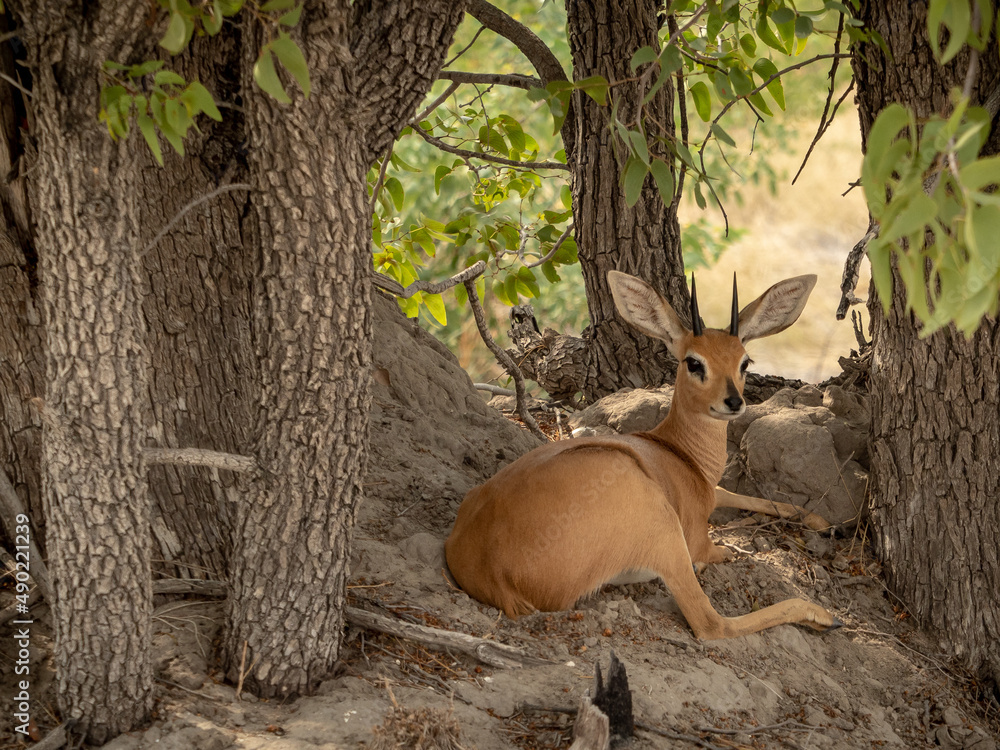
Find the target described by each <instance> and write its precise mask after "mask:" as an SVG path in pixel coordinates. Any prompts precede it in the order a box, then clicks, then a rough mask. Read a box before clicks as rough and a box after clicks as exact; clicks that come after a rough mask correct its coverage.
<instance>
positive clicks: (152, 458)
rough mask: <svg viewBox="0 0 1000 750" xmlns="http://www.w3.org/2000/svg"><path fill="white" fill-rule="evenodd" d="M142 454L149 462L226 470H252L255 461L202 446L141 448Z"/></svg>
mask: <svg viewBox="0 0 1000 750" xmlns="http://www.w3.org/2000/svg"><path fill="white" fill-rule="evenodd" d="M142 456H143V458H144V459H146V462H147V463H149V464H174V465H179V466H208V467H210V468H213V469H225V470H226V471H243V472H249V471H254V470H255V469H256V468H257V462H256V461H255V460H254V459H252V458H249V457H247V456H238V455H236V454H235V453H222V452H221V451H210V450H205V449H204V448H143V451H142Z"/></svg>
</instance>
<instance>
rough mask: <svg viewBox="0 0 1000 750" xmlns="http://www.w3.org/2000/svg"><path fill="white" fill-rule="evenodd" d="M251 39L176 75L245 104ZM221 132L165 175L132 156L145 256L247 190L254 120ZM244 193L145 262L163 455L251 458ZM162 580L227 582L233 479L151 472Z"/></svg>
mask: <svg viewBox="0 0 1000 750" xmlns="http://www.w3.org/2000/svg"><path fill="white" fill-rule="evenodd" d="M241 49H242V48H241V44H240V34H239V33H238V29H237V28H234V29H232V30H227V32H226V33H224V34H220V35H218V36H216V37H200V38H199V37H195V38H194V39H193V40H192V43H191V48H190V51H189V52H187V53H185V54H184V55H183V56H182V57H181V58H179V59H176V60H174V61H173V62H172V63H171V67H172V68H174V69H175V70H177V71H178V72H179V73H180V74H181V75H183V76H184V77H185V78H186V79H187V80H200V81H203V82H204V83H205V85H206V86H208V88H209V89H210V90H211V91H212V93H213V94H214V95H215V97H216V99H217V100H218V101H220V102H223V103H233V102H235V101H236V100H237V96H238V93H239V85H240V80H239V66H240V51H241ZM223 111H224V113H225V117H224V119H223V121H222V122H220V123H216V122H214V121H212V120H209V119H208V118H206V117H203V118H200V119H199V122H198V127H199V130H200V132H194V131H193V130H192V132H191V133H190V135H189V137H188V138H187V140H186V142H185V146H184V150H185V156H183V157H181V156H178V155H177V154H176V153H174V151H173V150H172V149H167V150H165V152H164V158H165V167H163V168H161V167H159V166H158V165H157V164H156V163H155V162H154V161H153V158H152V156H151V155H150V154H149V149H148V148H146V145H145V143H144V142H143V141H142V139H141V138H132V139H131V142H130V147H131V148H132V149H133V150H134V152H135V154H136V158H137V159H138V160H139V162H140V164H141V168H140V170H139V173H138V178H137V181H136V185H135V190H136V192H137V193H138V199H139V200H140V202H141V204H142V206H143V216H144V221H143V224H142V228H141V235H140V242H139V246H140V247H142V248H146V247H148V246H149V243H150V242H151V241H152V239H153V238H154V237H155V236H156V235H157V234H158V233H159V231H160V230H161V228H162V227H164V226H165V225H166V224H167V223H169V222H170V221H171V220H173V219H174V218H175V216H176V215H177V214H178V213H179V212H180V211H181V210H182V209H183V208H184V207H185V206H187V205H188V204H189V203H190V202H191V201H193V200H196V199H198V198H201V197H204V196H206V195H207V194H209V193H211V192H212V191H214V190H216V189H217V188H218V187H220V186H223V185H226V184H231V183H246V182H247V180H248V173H247V168H246V163H245V161H244V159H243V158H242V156H241V155H240V154H239V153H238V148H239V145H240V144H241V143H242V142H243V140H244V134H243V115H242V113H241V112H239V111H235V110H233V109H225V110H223ZM248 200H249V199H248V193H247V192H246V191H245V190H240V191H234V192H224V193H221V194H219V195H216V196H214V197H212V198H211V199H209V200H207V201H205V202H203V203H201V204H199V205H198V206H196V207H195V208H192V209H191V210H190V211H188V212H187V213H186V214H185V215H184V218H182V219H181V220H180V221H179V222H177V224H176V225H175V227H174V229H173V230H172V231H170V232H168V233H167V234H166V235H165V236H164V237H163V238H161V239H160V240H159V241H158V242H157V243H156V244H155V245H153V246H152V247H150V248H149V250H148V252H146V253H145V255H144V256H143V258H142V261H143V271H144V273H145V280H146V289H147V292H146V297H145V299H144V301H143V313H144V315H145V318H146V321H147V325H148V345H149V350H150V357H151V364H152V371H151V372H152V376H151V377H150V379H149V390H150V402H151V404H152V408H153V417H154V425H155V430H154V433H153V442H154V443H155V444H156V445H157V446H160V447H170V448H207V449H211V450H219V451H226V452H230V453H237V454H245V453H247V452H249V450H250V447H249V445H248V443H249V436H250V426H251V415H252V412H253V406H254V405H255V404H256V403H257V402H258V401H259V390H258V387H259V383H258V379H257V377H256V376H257V368H258V365H257V362H256V360H255V359H254V357H253V347H252V343H251V340H250V307H251V297H250V289H251V284H252V278H253V275H254V273H255V272H256V270H257V268H256V263H257V257H258V256H257V253H256V252H255V250H254V248H253V246H252V245H251V244H250V243H245V242H244V237H243V235H242V229H241V224H242V221H243V219H244V215H245V213H246V207H247V204H248ZM148 480H149V491H150V493H151V499H152V505H153V516H152V533H153V540H154V550H155V552H154V560H155V563H154V569H158V570H162V571H163V572H164V574H166V575H170V576H179V577H183V578H187V577H191V578H200V577H209V578H215V579H221V578H224V577H225V574H226V570H227V564H228V559H229V551H230V545H231V539H232V515H233V508H234V507H235V506H234V501H235V500H236V497H237V496H238V493H237V489H236V481H235V477H234V476H233V475H232V474H231V473H230V472H219V473H218V474H215V473H212V472H209V471H208V470H207V469H204V468H197V467H183V466H151V467H149V470H148Z"/></svg>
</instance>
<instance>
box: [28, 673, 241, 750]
mask: <svg viewBox="0 0 1000 750" xmlns="http://www.w3.org/2000/svg"><path fill="white" fill-rule="evenodd" d="M156 681H157V682H160V683H163V684H164V685H169V686H170V687H174V688H177V689H178V690H183V691H184V692H185V693H191V695H197V696H198V697H199V698H208V700H210V701H217V702H222V698H217V697H216V696H214V695H209V694H208V693H199V692H198V691H197V690H192V689H191V688H186V687H184V686H183V685H178V684H177V683H176V682H171V681H170V680H164V679H163V678H162V677H157V678H156ZM36 747H37V746H36Z"/></svg>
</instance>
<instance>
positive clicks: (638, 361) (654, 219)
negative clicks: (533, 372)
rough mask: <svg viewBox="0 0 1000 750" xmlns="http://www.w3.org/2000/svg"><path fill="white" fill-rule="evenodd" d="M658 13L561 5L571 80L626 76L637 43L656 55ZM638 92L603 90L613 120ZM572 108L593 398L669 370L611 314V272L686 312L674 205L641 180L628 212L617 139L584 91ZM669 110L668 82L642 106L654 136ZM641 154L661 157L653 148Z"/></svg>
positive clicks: (596, 4) (631, 113) (657, 348)
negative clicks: (637, 280)
mask: <svg viewBox="0 0 1000 750" xmlns="http://www.w3.org/2000/svg"><path fill="white" fill-rule="evenodd" d="M662 9H663V3H662V2H656V1H655V0H625V1H624V2H619V0H567V3H566V13H567V17H568V22H569V40H570V46H571V48H572V52H573V76H574V78H575V79H577V80H580V79H583V78H587V77H590V76H593V75H601V76H604V77H605V78H606V79H607V80H609V81H621V80H624V79H627V78H632V77H633V73H632V71H631V70H630V68H629V62H630V60H631V58H632V55H633V54H634V53H635V51H636V50H637V49H639V48H640V47H643V46H646V45H649V46H651V47H653V48H654V49H659V41H658V37H657V31H658V28H659V24H658V18H657V13H658V11H662ZM649 85H652V82H650V84H649ZM646 91H648V88H647V87H643V88H642V90H640V88H639V86H637V85H636V84H626V85H621V86H616V87H615V88H614V89H613V90H612V93H611V96H613V97H614V98H615V100H616V101H617V103H618V117H619V118H620V119H621V121H622V122H625V123H630V122H632V121H634V120H636V119H637V116H638V112H639V104H640V102H641V101H642V98H643V97H644V96H645V94H646ZM575 102H576V107H577V109H576V115H577V117H576V123H577V127H576V137H575V142H574V144H573V148H572V149H570V148H567V153H572V163H571V167H572V170H573V172H572V173H573V209H574V222H575V225H576V240H577V245H578V247H579V257H580V266H581V268H582V269H583V277H584V284H585V286H586V290H587V302H588V306H589V310H590V322H591V329H590V341H589V345H590V357H589V368H588V377H587V381H586V383H585V384H584V394H585V395H586V396H587V398H589V399H593V398H599V397H600V396H603V395H605V394H607V393H611V392H613V391H616V390H618V389H620V388H623V387H633V388H634V387H643V386H653V385H660V384H662V383H663V382H664V381H665V380H667V379H668V377H672V375H673V373H674V372H675V371H676V363H675V362H674V361H673V359H672V357H670V355H669V354H668V353H667V351H666V348H665V347H664V346H663V344H661V343H660V342H658V341H653V340H652V339H650V338H649V337H648V336H644V335H642V334H641V333H639V332H638V331H636V330H635V329H634V328H631V327H630V326H628V325H627V324H625V322H624V321H623V320H622V319H621V318H620V317H619V316H618V314H617V313H616V312H615V306H614V301H613V300H612V298H611V292H610V289H609V288H608V284H607V272H608V271H610V270H612V269H617V270H619V271H625V272H626V273H630V274H633V275H636V276H639V277H641V278H643V279H645V280H646V281H648V282H649V283H650V284H652V285H653V286H654V287H655V288H656V289H657V290H659V291H660V292H661V293H662V294H663V295H664V296H666V298H667V299H668V300H670V301H671V303H673V304H675V305H676V306H677V308H678V309H679V310H686V308H687V304H688V300H689V297H688V292H687V289H686V285H685V280H684V261H683V257H682V255H681V242H680V227H679V224H678V222H677V206H676V203H674V204H673V205H670V206H666V205H664V203H663V201H662V200H661V198H660V196H659V194H658V192H657V190H656V186H655V184H654V182H653V179H652V177H649V176H647V178H646V182H645V184H644V186H643V190H642V194H641V196H640V197H639V201H638V202H637V203H636V204H635V206H633V207H631V208H629V207H628V205H627V204H626V202H625V194H624V191H623V190H622V187H621V184H620V181H619V176H620V174H621V170H622V167H623V166H624V163H625V159H624V158H623V156H622V154H623V152H624V149H623V148H616V147H615V145H614V144H613V142H612V141H613V139H615V138H617V136H616V135H614V134H613V133H612V132H611V129H610V128H609V124H610V123H609V117H610V112H609V110H608V108H606V107H599V106H598V105H597V104H596V102H594V101H592V100H591V99H590V98H589V97H587V96H585V95H583V94H577V95H576V100H575ZM673 107H674V89H673V84H672V81H671V82H670V83H667V84H666V85H665V86H663V88H661V89H660V91H659V93H657V95H656V96H655V97H654V98H653V100H652V101H651V102H650V103H649V104H648V105H646V109H647V114H648V121H650V122H652V121H655V122H658V123H662V124H663V125H664V126H665V127H667V128H669V129H670V132H669V133H657V135H663V136H666V137H670V136H671V135H672V134H673V122H674V120H673ZM633 127H634V126H633ZM650 150H651V151H652V152H653V153H654V154H657V153H658V154H659V155H661V156H662V155H663V147H662V146H660V145H658V144H657V145H651V149H650Z"/></svg>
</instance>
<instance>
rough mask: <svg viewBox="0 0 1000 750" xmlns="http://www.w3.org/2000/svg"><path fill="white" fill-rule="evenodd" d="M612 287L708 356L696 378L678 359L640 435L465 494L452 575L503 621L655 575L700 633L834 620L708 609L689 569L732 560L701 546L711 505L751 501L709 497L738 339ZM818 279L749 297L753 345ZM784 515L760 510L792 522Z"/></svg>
mask: <svg viewBox="0 0 1000 750" xmlns="http://www.w3.org/2000/svg"><path fill="white" fill-rule="evenodd" d="M609 282H611V285H612V290H613V291H614V293H615V301H616V304H617V306H618V309H619V311H620V312H621V313H622V315H623V317H624V318H625V319H626V320H628V321H629V322H631V323H632V324H633V325H635V326H636V327H638V328H640V330H643V331H645V332H647V333H650V334H651V335H654V336H657V337H658V338H661V339H663V340H664V341H666V342H667V344H668V346H669V347H670V349H671V351H673V352H674V354H675V355H676V356H677V357H678V359H680V360H683V359H684V358H685V357H688V356H693V357H695V358H696V359H699V360H700V361H703V362H704V363H705V364H706V369H707V373H706V378H705V382H701V380H700V379H699V378H698V377H697V376H696V375H694V374H691V373H689V372H688V371H687V369H686V366H685V365H682V366H681V367H680V369H679V371H678V376H677V383H676V388H675V390H674V397H673V403H672V405H671V409H670V412H669V414H668V415H667V418H666V419H665V420H664V421H663V422H662V423H660V424H659V425H658V426H657V427H656V428H655V429H653V430H652V431H650V432H649V433H640V434H636V435H623V436H620V437H613V438H612V437H609V438H582V439H578V440H568V441H562V442H558V443H549V444H548V445H544V446H542V447H540V448H537V449H535V450H533V451H531V452H530V453H528V454H527V455H525V456H522V457H521V458H520V459H518V460H517V461H515V462H514V463H512V464H510V465H509V466H507V467H505V468H504V469H502V470H501V471H500V472H498V473H497V474H496V475H495V476H494V477H492V478H491V479H490V480H488V481H487V482H486V483H484V484H482V485H480V486H479V487H476V488H474V489H473V490H471V491H470V492H469V493H468V495H466V497H465V500H464V501H463V503H462V505H461V507H460V508H459V510H458V516H457V518H456V520H455V526H454V528H453V529H452V532H451V535H450V536H449V538H448V541H447V542H446V544H445V552H446V557H447V561H448V567H449V568H450V570H451V572H452V575H454V577H455V580H456V581H457V582H458V584H459V585H460V586H461V587H462V588H463V589H464V590H465V591H466V592H467V593H468V594H469V595H470V596H473V597H475V598H476V599H478V600H480V601H482V602H486V603H488V604H492V605H494V606H496V607H499V608H500V609H502V610H503V611H504V612H505V613H506V614H507V615H508V616H509V617H518V616H520V615H523V614H527V613H529V612H532V611H535V610H544V611H554V610H562V609H568V608H570V607H572V606H573V604H574V603H575V602H576V601H577V599H579V598H580V597H582V596H584V595H586V594H588V593H590V592H592V591H595V590H596V589H598V588H599V587H600V586H601V585H603V584H605V583H608V582H609V581H612V580H614V579H618V578H621V577H623V576H624V577H631V578H633V579H635V578H638V579H643V578H647V579H648V578H650V577H655V576H658V577H660V578H661V579H663V581H664V582H665V583H666V585H667V586H668V587H669V588H670V590H671V592H672V593H673V595H674V597H675V598H676V600H677V603H678V605H679V606H680V608H681V611H682V612H683V613H684V616H685V617H686V618H687V621H688V623H689V624H690V626H691V628H692V630H693V631H694V633H695V635H697V636H698V637H699V638H703V639H712V638H727V637H732V636H737V635H742V634H745V633H750V632H754V631H757V630H761V629H763V628H767V627H771V626H774V625H778V624H782V623H788V622H797V623H801V624H804V625H809V626H810V627H812V628H815V629H817V630H826V629H828V628H830V627H834V626H836V625H837V624H839V623H837V621H836V619H835V618H834V617H833V616H832V615H831V614H830V613H829V612H828V611H827V610H825V609H823V608H822V607H819V606H817V605H815V604H811V603H809V602H805V601H802V600H800V599H789V600H787V601H784V602H781V603H779V604H776V605H774V606H771V607H767V608H765V609H762V610H760V611H758V612H754V613H751V614H748V615H744V616H742V617H732V618H727V617H722V616H720V615H719V614H718V613H717V612H716V611H715V609H714V608H713V607H712V605H711V603H710V602H709V600H708V597H706V596H705V593H704V592H703V591H702V589H701V586H700V585H699V584H698V580H697V578H696V576H695V573H694V566H695V565H697V566H699V568H700V567H702V566H704V565H705V564H708V563H714V562H721V561H723V560H726V559H729V558H730V557H731V554H730V553H729V551H728V550H726V549H724V548H722V547H719V546H717V545H715V544H714V543H713V542H712V541H711V539H710V538H709V536H708V517H709V515H710V514H711V512H712V510H713V509H714V508H715V507H716V504H717V499H721V500H724V501H727V502H726V504H735V505H736V507H746V506H744V505H739V503H746V504H747V505H752V504H753V503H752V502H751V501H757V500H758V499H757V498H745V497H744V496H742V495H733V494H732V493H726V494H725V495H717V492H721V493H725V490H718V489H717V488H716V485H717V483H718V481H719V479H720V477H721V476H722V470H723V467H724V464H725V459H726V424H727V422H726V419H729V418H734V417H735V416H737V415H738V413H739V411H742V405H741V406H740V409H739V411H738V412H735V413H734V412H731V410H730V409H729V407H728V406H727V405H726V403H725V399H726V398H727V396H729V397H731V396H732V394H733V392H734V391H733V386H735V391H737V392H738V393H739V394H740V395H742V392H743V384H744V378H743V375H742V373H741V372H740V365H741V362H742V360H743V358H744V355H745V350H744V348H743V343H742V342H741V341H740V339H739V338H736V337H733V336H730V335H729V334H728V333H727V332H723V331H715V330H706V331H705V333H704V334H703V335H702V336H693V335H692V334H691V333H690V331H688V330H687V329H686V328H684V327H683V325H681V324H680V321H679V318H677V316H676V314H675V313H674V312H673V310H672V309H670V306H669V305H668V304H667V303H666V301H665V300H663V299H662V298H660V297H659V295H657V294H656V293H655V292H654V291H653V290H652V289H651V288H649V287H648V286H647V285H645V284H644V283H643V282H641V281H639V280H637V279H633V278H631V277H627V276H625V275H624V274H618V273H615V272H612V274H609ZM814 282H815V277H799V278H798V279H790V280H788V281H787V282H782V284H783V285H785V286H782V285H775V286H774V287H772V288H771V289H770V290H768V292H765V293H764V295H762V296H761V298H760V299H758V300H755V301H754V302H752V303H751V304H750V305H749V306H748V307H747V308H746V309H745V310H744V313H747V312H748V311H749V315H750V316H752V317H748V320H747V326H748V328H749V329H750V330H752V331H754V337H757V336H763V335H769V333H771V332H773V330H774V329H777V330H782V329H783V328H786V327H787V326H788V325H791V323H793V322H794V319H795V318H797V317H798V314H799V313H800V312H801V309H802V307H803V306H804V304H805V301H804V297H805V296H808V294H809V291H810V290H811V289H812V285H813V283H814ZM775 290H777V291H775ZM769 295H770V296H769ZM775 310H777V312H775ZM789 311H790V312H789ZM789 317H790V318H791V319H788V318H789ZM742 325H743V322H742V317H741V327H742ZM759 502H760V503H762V504H767V503H766V501H763V500H760V501H759ZM767 505H768V506H769V507H770V504H767ZM792 508H793V506H786V507H785V508H783V509H775V508H773V507H771V508H770V511H766V510H765V511H764V512H771V513H775V512H779V513H780V511H781V510H784V511H785V512H786V513H788V514H791V513H792V510H790V509H792ZM753 509H754V510H760V508H758V507H754V508H753ZM795 510H799V509H795ZM630 571H631V572H632V574H630ZM644 572H645V573H644Z"/></svg>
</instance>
